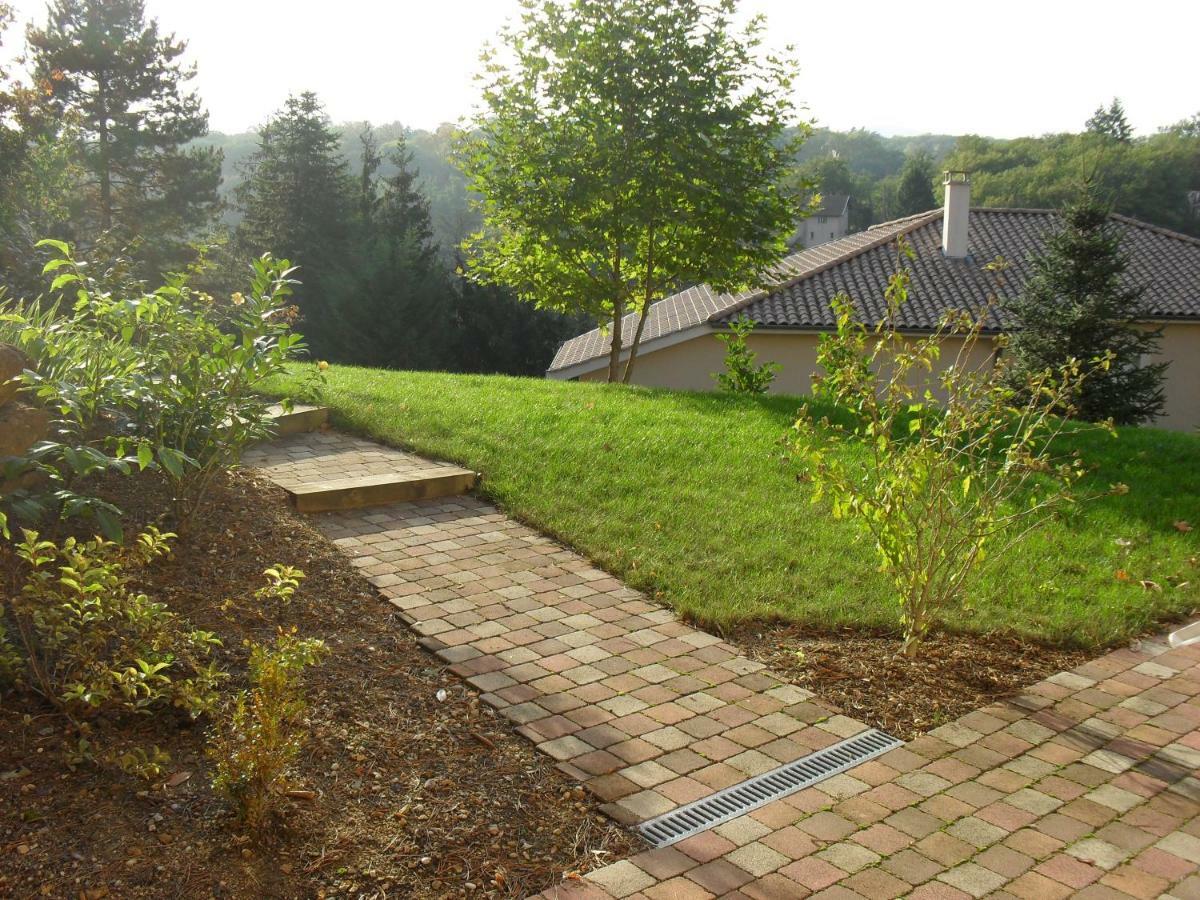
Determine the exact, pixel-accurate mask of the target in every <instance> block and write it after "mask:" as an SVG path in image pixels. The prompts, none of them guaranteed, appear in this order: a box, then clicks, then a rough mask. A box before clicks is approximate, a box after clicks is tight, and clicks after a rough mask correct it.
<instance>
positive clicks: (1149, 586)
mask: <svg viewBox="0 0 1200 900" xmlns="http://www.w3.org/2000/svg"><path fill="white" fill-rule="evenodd" d="M1138 584H1140V585H1141V586H1142V588H1143V589H1144V590H1147V591H1157V592H1158V593H1160V594H1161V593H1162V585H1161V584H1159V583H1158V582H1157V581H1150V580H1145V581H1139V582H1138Z"/></svg>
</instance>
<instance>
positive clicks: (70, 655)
mask: <svg viewBox="0 0 1200 900" xmlns="http://www.w3.org/2000/svg"><path fill="white" fill-rule="evenodd" d="M172 537H174V535H171V534H162V533H160V532H159V531H157V530H156V529H153V528H151V529H149V530H147V531H145V532H144V533H142V534H141V535H140V536H139V537H138V539H137V541H136V542H135V543H134V544H133V545H132V546H131V547H129V548H125V547H122V546H120V545H118V544H115V543H113V542H111V541H106V540H104V539H103V538H95V539H93V540H90V541H77V540H76V539H74V538H67V539H66V540H65V541H63V542H62V543H60V544H56V543H54V542H52V541H47V540H41V539H40V538H39V536H38V534H37V533H36V532H34V531H28V530H26V531H25V533H24V539H23V540H22V541H20V542H19V543H17V544H16V545H15V547H16V553H17V556H18V557H19V558H20V559H21V560H23V561H24V562H25V563H26V565H27V566H28V573H27V576H26V578H25V583H24V585H23V587H22V588H21V590H20V592H19V593H18V594H16V595H15V596H13V597H11V598H10V599H9V600H8V603H7V605H6V606H7V608H5V607H4V606H0V620H5V619H6V620H7V621H8V623H9V624H11V625H12V626H13V629H12V630H13V633H14V634H15V639H14V641H13V642H10V643H8V645H7V650H6V649H5V645H4V642H3V633H2V632H0V658H3V659H7V660H8V661H9V664H11V667H12V674H13V676H14V678H15V680H16V681H18V682H19V683H21V684H23V685H24V686H26V687H29V688H31V689H32V690H34V691H35V692H37V693H39V694H40V695H41V696H42V697H43V698H45V699H46V700H47V701H49V702H50V703H51V704H53V705H54V706H55V707H56V708H58V709H59V710H60V711H61V712H63V713H64V714H65V715H66V716H67V717H68V718H69V719H70V720H71V721H72V722H74V723H75V724H76V725H77V726H78V727H79V731H80V735H81V737H80V744H79V746H78V747H77V748H76V750H75V752H76V754H77V755H78V756H79V758H90V757H91V756H92V755H93V754H94V752H95V750H96V747H95V743H94V740H93V738H92V736H94V735H95V732H96V723H98V722H100V721H101V720H102V719H111V718H113V717H119V716H121V715H123V714H140V715H148V714H151V713H155V712H158V711H160V710H162V709H169V708H176V709H179V710H182V711H183V712H184V713H186V714H187V715H188V716H189V717H190V718H193V719H195V718H197V717H199V716H200V715H202V714H204V713H206V712H208V711H209V710H211V709H212V708H213V706H214V704H215V702H216V699H217V685H218V684H219V683H220V681H221V680H222V679H223V678H224V677H225V676H224V674H223V673H222V672H221V671H220V669H219V668H218V667H217V665H216V663H215V662H213V661H211V660H210V658H209V657H210V656H211V653H212V649H213V648H214V647H216V646H219V645H220V641H219V640H218V639H217V638H216V636H215V635H213V634H212V633H211V632H208V631H202V630H199V629H195V628H192V627H191V626H190V625H189V624H188V623H187V622H186V621H184V620H182V619H180V618H179V617H178V616H177V615H176V614H175V613H173V612H171V611H170V610H169V609H168V608H167V606H166V604H163V603H159V602H156V601H154V600H151V599H150V598H149V597H147V596H146V595H145V594H143V593H139V592H137V591H134V590H131V589H130V587H129V581H130V577H131V576H130V572H131V571H134V570H136V569H137V568H139V567H142V566H145V565H148V564H150V563H151V562H152V561H153V560H155V559H157V558H159V557H161V556H163V555H165V554H166V553H168V552H169V549H170V544H169V541H170V539H171V538H172ZM0 627H2V625H0ZM128 752H129V753H132V756H131V758H136V756H137V753H136V751H128ZM156 752H157V751H156ZM122 755H124V754H122ZM142 756H143V758H152V757H146V756H145V754H144V753H143V755H142Z"/></svg>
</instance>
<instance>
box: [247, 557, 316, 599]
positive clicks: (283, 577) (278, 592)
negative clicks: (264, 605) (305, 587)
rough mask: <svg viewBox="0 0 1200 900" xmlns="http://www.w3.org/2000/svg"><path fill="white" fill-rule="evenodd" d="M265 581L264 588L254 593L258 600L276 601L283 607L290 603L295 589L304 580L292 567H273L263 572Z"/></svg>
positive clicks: (299, 572) (301, 573)
mask: <svg viewBox="0 0 1200 900" xmlns="http://www.w3.org/2000/svg"><path fill="white" fill-rule="evenodd" d="M263 577H264V578H266V579H267V583H266V585H265V586H264V587H261V588H259V589H258V590H257V591H255V592H254V596H255V598H256V599H258V600H278V601H279V602H280V603H282V604H284V605H285V606H286V605H288V604H289V603H291V602H292V597H294V596H295V594H296V589H297V588H298V587H300V582H301V581H303V580H304V573H303V572H301V571H300V570H299V569H297V568H295V567H293V566H284V565H275V566H271V567H270V568H268V569H266V570H264V571H263Z"/></svg>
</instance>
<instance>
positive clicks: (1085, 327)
mask: <svg viewBox="0 0 1200 900" xmlns="http://www.w3.org/2000/svg"><path fill="white" fill-rule="evenodd" d="M1063 219H1064V222H1063V227H1062V229H1061V230H1059V231H1058V232H1056V233H1055V234H1053V235H1052V236H1051V237H1050V238H1049V239H1048V240H1047V242H1046V249H1045V252H1044V253H1042V254H1041V255H1040V256H1038V257H1037V258H1036V259H1034V260H1033V273H1032V275H1031V276H1030V278H1029V280H1028V281H1026V283H1025V287H1024V289H1023V290H1022V292H1021V295H1020V296H1019V297H1018V298H1017V299H1016V300H1014V301H1013V302H1011V303H1010V304H1009V305H1008V312H1009V316H1010V326H1011V331H1012V338H1011V343H1010V348H1009V352H1010V353H1011V355H1012V357H1013V360H1012V375H1013V384H1014V385H1015V386H1020V385H1022V384H1024V383H1025V382H1026V381H1028V379H1029V378H1030V377H1031V376H1032V375H1033V374H1034V373H1037V372H1041V371H1043V370H1046V369H1057V368H1059V367H1061V366H1062V365H1064V364H1065V363H1066V361H1067V360H1068V359H1077V360H1080V361H1082V362H1090V361H1091V360H1094V359H1101V358H1105V357H1107V362H1106V363H1105V365H1104V367H1103V368H1102V369H1101V370H1099V371H1096V372H1094V373H1092V374H1091V375H1090V376H1089V377H1088V378H1087V380H1086V381H1084V383H1083V385H1082V387H1081V390H1080V394H1079V396H1078V397H1076V398H1075V399H1074V406H1075V407H1076V408H1077V410H1078V413H1077V414H1078V416H1079V418H1082V419H1086V420H1089V421H1093V422H1095V421H1100V420H1103V419H1108V418H1111V419H1112V420H1113V421H1114V422H1116V423H1117V424H1137V423H1139V422H1145V421H1146V420H1148V419H1151V418H1153V417H1155V416H1157V415H1159V414H1161V412H1162V408H1163V377H1164V373H1165V371H1166V368H1167V364H1166V363H1144V359H1145V358H1146V357H1148V356H1153V355H1154V354H1155V353H1156V352H1157V350H1158V345H1159V340H1160V331H1159V330H1156V329H1150V328H1146V327H1145V326H1143V325H1139V324H1138V321H1139V319H1140V317H1141V299H1142V293H1143V291H1144V287H1143V286H1141V285H1136V284H1132V283H1131V282H1130V281H1129V279H1128V277H1127V275H1126V270H1127V267H1128V262H1127V260H1126V258H1125V256H1124V254H1123V253H1122V252H1121V234H1120V227H1119V226H1118V225H1117V224H1116V223H1114V222H1113V221H1112V220H1111V219H1110V218H1109V209H1108V207H1107V206H1105V205H1104V204H1102V203H1100V202H1099V201H1097V200H1096V199H1095V197H1094V196H1093V195H1092V194H1091V193H1090V192H1089V193H1087V194H1085V195H1084V196H1083V197H1082V198H1080V199H1079V200H1078V201H1076V202H1075V203H1073V204H1072V205H1070V206H1069V207H1067V209H1066V210H1064V212H1063Z"/></svg>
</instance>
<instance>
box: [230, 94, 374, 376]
mask: <svg viewBox="0 0 1200 900" xmlns="http://www.w3.org/2000/svg"><path fill="white" fill-rule="evenodd" d="M244 172H245V181H244V182H243V183H242V184H241V186H240V187H239V188H238V191H237V194H236V197H237V201H238V204H239V205H240V206H241V209H242V211H243V214H244V216H243V219H242V222H241V224H240V225H239V227H238V243H239V245H240V246H241V247H243V248H244V249H245V251H246V252H247V253H249V254H251V255H255V256H257V255H259V254H262V253H267V252H272V253H278V254H281V255H284V256H286V257H287V258H288V259H292V260H295V261H296V262H297V264H298V265H300V266H302V267H304V268H303V271H304V272H305V273H306V274H305V275H304V276H303V277H304V280H305V282H306V285H305V287H304V288H302V289H301V290H299V291H298V292H297V294H296V303H297V305H298V306H299V307H300V312H301V314H302V315H303V317H304V319H305V321H306V323H307V325H308V330H309V337H310V340H312V341H313V348H314V352H317V353H319V354H320V355H322V356H330V355H332V354H331V353H330V352H329V351H330V350H331V349H332V348H333V343H332V341H331V340H330V339H328V337H327V335H328V334H329V332H330V330H331V329H332V328H333V327H334V325H333V321H332V320H333V317H334V315H333V310H332V309H331V307H330V304H329V302H328V300H327V299H326V297H327V293H328V292H329V291H333V290H336V286H337V284H338V282H339V281H340V280H341V279H343V278H345V277H348V275H349V272H350V266H348V265H347V266H343V261H342V260H343V257H344V255H345V253H346V250H347V248H348V244H349V240H350V237H351V228H352V215H353V204H354V188H353V183H352V181H351V179H350V174H349V170H348V168H347V165H346V160H345V159H344V158H343V157H342V156H341V155H340V154H339V152H338V136H337V134H336V132H335V131H334V130H333V127H332V125H331V124H330V122H329V116H328V115H327V114H326V113H325V110H324V108H323V107H322V105H321V102H320V100H318V98H317V96H316V94H313V93H312V92H305V93H303V94H300V95H298V96H297V95H294V96H290V97H288V99H287V102H286V103H285V104H284V108H283V109H282V110H280V111H279V112H278V113H276V114H275V116H273V117H272V118H271V120H270V121H269V122H268V123H267V124H266V125H265V126H263V128H262V131H261V133H260V134H259V138H258V149H257V150H256V151H255V152H254V154H253V155H252V156H251V157H250V158H249V160H247V162H246V163H245V167H244Z"/></svg>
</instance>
